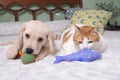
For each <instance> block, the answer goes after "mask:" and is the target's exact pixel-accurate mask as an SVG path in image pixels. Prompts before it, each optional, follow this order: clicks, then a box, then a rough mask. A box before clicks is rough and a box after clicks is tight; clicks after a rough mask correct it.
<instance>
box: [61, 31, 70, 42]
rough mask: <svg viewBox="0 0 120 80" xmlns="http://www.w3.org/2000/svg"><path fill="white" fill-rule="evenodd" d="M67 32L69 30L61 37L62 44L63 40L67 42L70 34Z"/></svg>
mask: <svg viewBox="0 0 120 80" xmlns="http://www.w3.org/2000/svg"><path fill="white" fill-rule="evenodd" d="M69 32H70V30H69V31H68V32H66V33H65V34H64V35H63V38H62V39H63V43H62V44H64V43H65V42H67V41H68V39H69V38H70V36H71V34H70V35H68V34H69Z"/></svg>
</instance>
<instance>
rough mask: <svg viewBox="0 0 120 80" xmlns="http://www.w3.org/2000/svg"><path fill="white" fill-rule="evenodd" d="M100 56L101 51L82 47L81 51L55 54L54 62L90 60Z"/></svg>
mask: <svg viewBox="0 0 120 80" xmlns="http://www.w3.org/2000/svg"><path fill="white" fill-rule="evenodd" d="M101 57H102V55H101V53H99V52H96V51H93V50H90V49H87V48H84V49H83V50H81V51H78V52H75V53H72V54H70V55H66V56H56V60H55V61H54V63H59V62H61V61H81V62H90V61H94V60H97V59H100V58H101Z"/></svg>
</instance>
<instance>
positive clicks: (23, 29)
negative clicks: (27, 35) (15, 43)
mask: <svg viewBox="0 0 120 80" xmlns="http://www.w3.org/2000/svg"><path fill="white" fill-rule="evenodd" d="M25 26H26V24H23V25H22V26H21V28H20V33H19V46H20V48H22V47H23V32H24V31H25Z"/></svg>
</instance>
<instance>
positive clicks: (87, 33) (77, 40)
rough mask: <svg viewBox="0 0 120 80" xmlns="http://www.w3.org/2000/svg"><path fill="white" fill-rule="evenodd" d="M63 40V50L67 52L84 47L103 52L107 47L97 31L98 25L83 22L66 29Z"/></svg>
mask: <svg viewBox="0 0 120 80" xmlns="http://www.w3.org/2000/svg"><path fill="white" fill-rule="evenodd" d="M61 40H62V47H61V50H62V51H65V54H70V53H72V52H76V51H79V50H81V49H83V48H89V49H92V50H96V51H98V52H103V51H104V50H105V48H106V47H105V45H104V43H103V39H102V37H101V35H100V34H99V33H98V32H97V27H90V26H85V25H82V24H80V25H74V26H73V27H71V28H70V29H68V30H65V31H64V32H63V34H62V37H61Z"/></svg>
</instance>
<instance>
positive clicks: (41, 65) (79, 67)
mask: <svg viewBox="0 0 120 80" xmlns="http://www.w3.org/2000/svg"><path fill="white" fill-rule="evenodd" d="M103 37H104V38H105V42H106V44H107V46H108V48H107V50H106V51H105V52H104V53H103V54H102V59H101V60H96V61H93V62H79V61H74V62H61V63H58V64H53V61H54V60H55V58H54V57H53V56H50V55H49V56H47V57H46V58H45V59H43V60H41V61H38V62H35V63H32V64H27V65H24V64H22V63H21V60H20V59H18V60H8V59H7V57H6V50H7V48H8V47H9V46H4V47H3V46H0V80H120V32H119V31H106V32H105V34H104V35H103ZM56 46H60V45H59V41H56Z"/></svg>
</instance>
